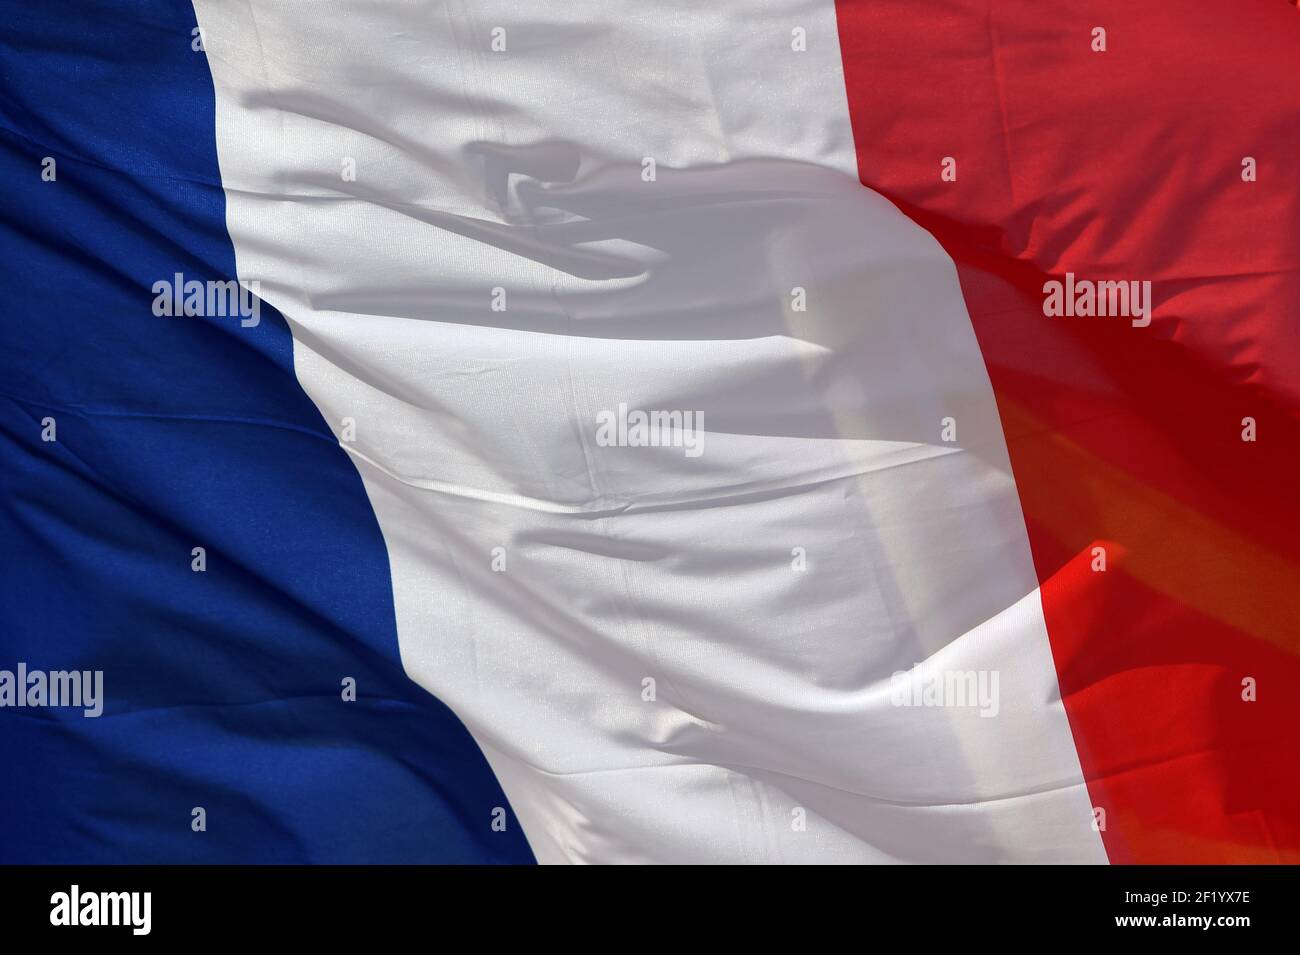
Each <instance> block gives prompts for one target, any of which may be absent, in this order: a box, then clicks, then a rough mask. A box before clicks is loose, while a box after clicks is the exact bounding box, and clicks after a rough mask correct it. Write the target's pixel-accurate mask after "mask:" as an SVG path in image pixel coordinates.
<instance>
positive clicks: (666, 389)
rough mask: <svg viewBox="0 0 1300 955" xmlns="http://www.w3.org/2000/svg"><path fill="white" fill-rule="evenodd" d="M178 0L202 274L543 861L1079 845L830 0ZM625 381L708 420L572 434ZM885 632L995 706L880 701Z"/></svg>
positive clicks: (979, 416)
mask: <svg viewBox="0 0 1300 955" xmlns="http://www.w3.org/2000/svg"><path fill="white" fill-rule="evenodd" d="M195 6H196V8H197V11H198V15H199V22H200V24H201V25H202V27H203V28H204V32H205V42H206V46H207V51H208V57H209V60H210V62H211V64H212V70H213V75H214V78H215V82H216V89H217V143H218V151H219V157H220V163H221V170H222V176H223V180H224V183H225V186H226V189H227V197H228V221H229V226H230V232H231V236H232V238H233V239H234V243H235V248H236V254H237V259H238V263H239V271H240V276H241V278H243V279H246V280H250V279H256V280H258V281H260V283H261V288H262V292H263V294H264V296H265V298H266V299H267V300H268V301H269V302H270V303H271V304H273V305H275V306H276V307H277V308H279V309H280V310H281V311H282V312H283V313H284V315H285V316H286V318H287V319H288V321H289V323H290V326H291V327H292V329H293V333H294V337H295V363H296V367H297V372H298V376H299V379H300V381H301V382H302V385H303V387H304V389H305V390H306V391H307V393H308V394H309V395H310V396H311V398H312V399H313V400H314V401H315V402H316V404H317V405H318V406H319V407H320V409H321V411H322V413H323V414H324V415H325V417H326V419H327V420H328V421H329V422H330V423H331V425H332V426H333V427H334V428H335V429H336V431H337V430H339V429H340V428H341V427H342V422H343V421H344V419H346V418H352V419H355V421H356V429H357V434H356V440H355V441H354V442H348V443H345V446H346V447H347V448H348V450H349V451H350V452H351V453H353V455H354V458H355V460H356V461H357V466H358V468H359V469H360V472H361V474H362V477H363V479H364V481H365V485H366V488H367V491H368V493H369V494H370V497H371V501H372V503H373V505H374V508H375V512H376V514H377V516H378V518H379V521H380V524H381V527H382V529H383V532H384V536H385V539H386V542H387V545H388V550H389V556H390V560H391V563H392V572H393V582H394V592H395V600H396V612H397V622H398V631H399V639H400V643H401V651H402V657H403V661H404V664H405V666H406V668H407V671H408V672H409V673H410V674H411V676H412V678H413V679H415V680H417V681H418V682H419V683H421V684H422V685H423V686H425V687H427V688H428V689H429V690H430V691H431V692H432V693H434V694H436V695H437V696H438V697H439V698H441V699H442V700H443V701H445V702H446V703H447V704H448V705H449V706H451V707H452V709H453V710H455V711H456V712H457V713H458V714H459V715H460V716H461V718H462V719H463V720H464V721H465V723H466V724H467V726H468V727H469V728H470V730H471V732H472V733H473V734H474V736H475V738H476V739H477V740H478V741H479V743H480V745H482V746H483V748H484V752H485V753H486V754H487V755H488V757H489V760H490V761H491V763H492V766H493V768H494V770H495V771H496V772H497V774H498V776H499V778H500V779H501V782H502V784H503V786H504V788H505V790H506V793H507V795H508V796H509V798H510V800H511V802H512V804H513V806H514V807H515V809H516V811H517V812H518V815H519V817H520V819H521V821H522V824H523V826H524V829H525V832H526V834H527V836H528V838H529V841H530V842H531V844H532V846H533V848H534V850H535V852H536V853H537V855H538V857H539V859H541V860H542V861H566V860H568V861H619V862H624V861H626V862H632V861H742V862H747V861H752V862H769V861H772V862H774V861H834V862H853V861H896V860H902V861H943V860H947V861H1000V860H1016V861H1037V860H1052V861H1104V858H1105V856H1104V852H1103V850H1102V847H1101V842H1100V840H1099V838H1098V836H1097V834H1096V833H1095V832H1093V831H1092V828H1091V813H1090V808H1089V805H1088V799H1087V793H1086V789H1085V788H1084V786H1083V784H1082V781H1081V778H1080V770H1079V763H1078V759H1077V756H1076V754H1075V751H1074V748H1073V743H1072V740H1071V737H1070V732H1069V728H1068V726H1067V723H1066V719H1065V714H1064V711H1063V709H1062V706H1061V703H1060V701H1059V698H1058V697H1059V694H1058V692H1057V687H1056V677H1055V672H1054V669H1053V665H1052V660H1051V655H1050V650H1049V647H1048V644H1047V637H1046V632H1045V629H1044V624H1043V619H1042V610H1041V604H1040V601H1039V598H1038V595H1037V593H1036V591H1035V590H1034V587H1035V579H1034V574H1033V569H1032V566H1031V563H1030V556H1029V549H1028V543H1027V540H1026V537H1025V531H1024V524H1023V519H1022V516H1021V513H1020V509H1019V504H1018V501H1017V498H1016V493H1015V488H1014V485H1013V483H1012V481H1011V479H1010V469H1009V466H1008V463H1007V456H1006V449H1005V445H1004V441H1003V436H1002V433H1001V430H1000V424H999V421H998V418H997V413H996V408H995V406H994V402H993V396H992V393H991V390H990V387H989V382H988V379H987V376H986V374H985V371H984V366H983V362H982V359H981V357H980V355H979V351H978V348H977V346H976V343H975V339H974V336H973V334H972V332H971V328H970V323H969V319H968V318H967V315H966V312H965V307H964V304H963V302H962V299H961V293H960V290H959V288H958V285H957V280H956V275H955V272H954V269H953V266H952V263H951V262H950V261H949V259H948V258H947V256H946V255H945V254H944V252H943V251H942V249H941V248H940V247H939V246H938V244H937V243H936V242H935V241H934V240H933V239H932V238H931V237H930V236H929V235H928V234H927V233H925V232H923V231H922V230H921V229H920V228H918V227H917V226H915V225H914V224H913V223H911V222H910V221H909V220H907V219H906V218H904V217H903V216H902V215H901V214H899V213H898V212H897V210H895V209H894V207H893V206H892V205H890V204H888V203H887V202H885V201H884V200H882V199H881V198H880V197H878V196H876V195H875V194H874V193H871V192H870V191H868V190H866V189H864V188H862V187H861V186H860V185H859V184H858V183H857V181H856V176H855V171H856V163H855V159H854V153H853V142H852V134H851V129H850V125H849V120H848V111H847V106H846V102H845V94H844V85H843V77H842V73H841V65H840V54H839V46H838V38H837V35H836V24H835V17H834V8H833V4H832V3H831V2H829V0H768V2H764V3H757V2H751V3H734V2H729V3H715V4H710V5H705V6H700V5H696V4H686V3H681V4H675V3H670V4H665V3H656V4H644V3H635V2H630V0H622V2H619V0H601V2H595V0H592V2H570V3H566V4H553V5H548V6H547V7H546V8H543V9H541V10H540V11H539V10H529V11H527V12H525V11H524V10H523V9H522V8H520V7H519V5H518V4H514V3H506V2H504V0H486V2H476V3H473V4H467V3H459V2H451V3H445V4H440V5H430V4H427V3H393V2H383V3H375V2H361V0H354V2H344V3H330V4H320V3H310V2H296V0H295V2H286V0H276V2H274V3H271V2H261V0H251V2H249V0H229V2H227V0H197V2H196V3H195ZM496 27H500V28H503V29H504V31H505V34H504V38H505V45H506V49H505V50H504V51H503V52H494V51H493V49H492V39H493V29H494V28H496ZM795 28H803V29H804V30H806V32H807V50H806V52H796V51H794V50H792V49H791V39H792V31H793V30H794V29H795ZM647 158H652V159H654V160H655V162H656V164H657V177H656V180H655V181H654V182H646V181H644V179H643V175H642V173H643V169H644V166H643V161H644V160H645V159H647ZM347 159H351V160H353V161H355V166H356V180H355V181H346V180H344V179H343V178H342V176H341V171H342V170H343V168H344V164H345V161H346V160H347ZM927 161H929V160H928V159H927ZM796 286H799V287H802V288H804V289H806V290H807V301H808V307H807V310H806V311H798V310H796V309H795V308H793V307H792V299H791V290H792V289H793V288H794V287H796ZM496 287H500V288H504V289H505V290H506V296H507V298H506V302H507V310H506V311H504V312H499V311H493V310H492V308H491V302H492V289H493V288H496ZM620 404H625V405H626V406H628V407H629V408H631V409H647V410H649V409H657V410H677V411H690V412H693V413H696V414H702V415H703V425H704V429H705V434H704V438H703V440H704V445H703V449H704V450H703V453H702V454H701V455H699V456H698V457H693V456H690V455H687V454H686V453H685V449H684V448H681V447H606V446H601V444H600V443H599V442H598V441H597V426H596V423H597V416H598V415H599V414H600V413H601V412H602V411H613V410H615V409H617V408H618V407H619V405H620ZM949 416H951V417H953V418H955V419H956V423H957V432H958V433H957V439H958V440H957V441H956V442H955V443H947V442H944V441H943V440H941V433H940V432H941V427H942V425H941V420H942V419H943V418H945V417H949ZM497 547H500V548H504V553H505V555H506V561H507V564H506V570H505V571H504V572H499V573H498V572H494V570H493V568H492V559H493V557H492V554H493V549H494V548H497ZM796 549H798V550H796ZM799 553H802V554H804V555H806V561H807V566H806V569H805V570H803V571H802V572H799V571H798V570H796V568H795V566H794V564H795V563H796V555H797V554H799ZM914 663H919V664H920V665H921V666H920V670H919V672H920V673H921V674H938V675H942V674H944V673H952V672H955V671H988V670H993V671H996V672H997V676H998V680H999V690H1000V693H999V701H998V703H999V708H998V713H997V715H996V716H981V715H980V712H979V710H978V709H976V708H973V707H959V706H947V707H899V706H896V705H894V701H893V699H892V696H891V688H892V687H891V680H890V676H891V674H892V673H893V672H894V671H896V670H900V669H906V668H908V667H911V666H912V665H913V664H914ZM647 678H649V679H653V680H654V681H655V686H656V699H655V700H654V701H653V702H647V701H645V700H643V698H642V688H643V680H645V679H647ZM488 808H489V807H485V811H484V818H483V824H484V825H486V824H487V822H488ZM801 817H803V818H806V828H805V829H800V828H799V826H798V825H797V821H798V819H799V818H801Z"/></svg>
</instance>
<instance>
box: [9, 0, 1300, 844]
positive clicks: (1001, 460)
mask: <svg viewBox="0 0 1300 955" xmlns="http://www.w3.org/2000/svg"><path fill="white" fill-rule="evenodd" d="M3 8H4V11H3V15H2V16H0V22H3V23H4V28H3V30H0V164H2V165H0V181H2V182H3V184H4V186H3V188H4V195H5V201H4V203H3V205H0V253H3V254H2V255H0V275H2V276H3V288H4V290H5V292H6V304H5V310H4V311H5V318H4V322H3V325H2V326H0V327H3V335H4V339H3V348H2V349H0V439H2V441H3V449H4V450H3V458H4V467H3V469H2V470H0V482H2V483H3V487H4V495H3V507H2V508H0V542H3V544H2V547H0V554H2V555H3V578H4V586H3V590H2V591H0V608H2V610H3V625H4V626H3V631H2V632H3V637H2V638H0V757H2V758H3V760H4V761H5V765H6V766H7V767H8V768H9V770H10V771H9V772H7V773H5V774H0V807H2V810H3V811H2V812H0V861H5V862H486V863H498V862H501V863H511V862H531V861H538V862H544V863H549V862H595V863H645V862H666V863H875V862H974V863H990V862H1029V863H1104V862H1107V861H1110V862H1124V863H1128V862H1140V863H1149V862H1176V863H1186V862H1248V861H1249V862H1296V861H1300V801H1298V800H1297V799H1296V794H1297V792H1300V741H1298V740H1297V733H1296V728H1297V726H1300V719H1298V717H1300V704H1298V703H1297V700H1298V699H1300V664H1298V661H1297V652H1298V651H1300V587H1297V573H1296V568H1297V561H1300V544H1298V543H1297V541H1298V540H1300V534H1297V531H1298V530H1300V503H1298V501H1297V495H1296V491H1295V475H1296V472H1297V465H1300V451H1298V450H1297V449H1298V448H1300V417H1298V412H1300V367H1298V366H1300V348H1298V347H1297V345H1296V343H1295V337H1294V329H1295V322H1296V320H1297V317H1298V316H1300V273H1298V271H1297V267H1296V265H1295V262H1294V258H1295V249H1296V237H1297V228H1298V226H1300V181H1298V180H1297V179H1296V177H1295V175H1294V170H1293V168H1292V167H1293V165H1294V163H1295V162H1296V161H1297V159H1298V158H1300V87H1297V84H1296V81H1295V67H1296V64H1297V63H1300V14H1298V13H1297V11H1296V9H1295V7H1294V6H1293V5H1291V4H1289V3H1287V2H1285V0H1240V2H1236V3H1231V4H1228V3H1221V2H1210V0H1198V2H1193V3H1189V4H1182V5H1179V6H1178V7H1176V8H1175V7H1173V6H1170V5H1166V4H1132V3H1120V2H1118V0H1092V2H1090V3H1087V4H1083V5H1069V6H1068V7H1066V6H1062V7H1060V8H1059V9H1052V10H1045V9H1044V8H1043V5H1042V4H1034V3H1029V2H1024V0H1014V2H1010V3H1000V4H996V5H992V6H990V5H989V4H986V3H976V2H974V0H942V2H937V3H928V4H917V3H914V2H908V0H870V2H866V0H838V2H833V0H767V2H763V3H758V2H754V0H751V2H730V0H729V2H725V3H715V4H706V5H695V4H679V3H654V4H643V3H635V2H631V0H605V2H601V3H594V2H590V3H589V2H581V3H566V4H551V5H546V6H545V7H542V8H539V9H536V10H531V9H530V10H528V11H524V10H522V9H520V8H519V6H518V5H517V4H510V3H505V2H501V0H479V2H474V3H460V2H448V3H443V4H429V3H422V2H413V0H412V2H397V0H366V2H363V0H340V2H336V3H330V4H319V3H311V2H308V0H276V2H274V3H272V2H262V0H240V2H233V0H195V2H194V3H193V5H192V6H191V5H190V4H189V3H185V2H179V0H148V2H142V0H132V2H127V0H104V2H100V3H96V4H86V3H44V4H22V3H17V2H11V0H5V2H4V3H3ZM6 674H8V678H7V679H6V676H5V675H6ZM6 688H7V689H6ZM96 710H98V712H96Z"/></svg>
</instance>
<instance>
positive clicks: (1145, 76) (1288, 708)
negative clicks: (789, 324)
mask: <svg viewBox="0 0 1300 955" xmlns="http://www.w3.org/2000/svg"><path fill="white" fill-rule="evenodd" d="M837 11H838V16H839V28H840V43H841V48H842V51H843V57H844V69H845V77H846V83H847V88H848V97H849V108H850V113H851V115H852V121H853V129H854V136H855V139H856V143H857V152H858V164H859V171H860V175H861V178H862V181H863V182H864V183H865V184H866V185H868V186H870V187H871V188H873V189H876V190H878V191H879V192H881V193H883V194H884V195H886V196H888V197H889V198H891V199H892V200H893V201H894V202H896V203H897V204H898V205H899V207H900V208H901V209H903V211H904V212H906V213H907V214H908V215H910V216H912V217H913V218H914V219H915V220H916V221H917V222H919V223H920V224H921V225H923V226H924V227H926V228H927V229H929V230H930V231H931V232H932V233H933V234H934V235H935V236H936V237H937V238H938V239H939V241H940V242H942V243H943V245H944V246H945V247H946V248H947V250H948V252H949V254H950V255H951V256H952V257H953V259H954V261H955V262H956V263H957V268H958V272H959V275H960V278H961V282H962V288H963V291H964V293H965V297H966V302H967V306H968V308H969V311H970V315H971V320H972V322H973V324H974V327H975V332H976V335H977V336H978V338H979V341H980V346H981V348H982V350H983V352H984V356H985V361H986V363H987V365H988V369H989V374H990V377H991V379H992V382H993V387H994V391H995V393H996V395H997V399H998V405H999V409H1000V411H1001V414H1002V419H1003V424H1004V427H1005V430H1006V435H1007V441H1008V446H1009V449H1010V453H1011V460H1012V465H1013V468H1014V470H1015V475H1016V481H1017V486H1018V487H1019V490H1020V497H1021V501H1022V504H1023V508H1024V512H1025V518H1026V522H1027V525H1028V529H1029V535H1030V542H1031V546H1032V548H1033V554H1034V560H1035V565H1036V567H1037V571H1038V576H1039V580H1040V582H1041V584H1042V595H1043V608H1044V613H1045V617H1046V620H1047V626H1048V633H1049V636H1050V639H1051V643H1052V650H1053V654H1054V656H1055V659H1056V664H1057V671H1058V675H1059V679H1060V685H1061V692H1062V695H1063V698H1064V700H1065V705H1066V709H1067V712H1068V714H1069V717H1070V724H1071V727H1072V730H1073V732H1074V736H1075V742H1076V745H1077V747H1078V750H1079V756H1080V761H1081V763H1082V766H1083V770H1084V774H1085V776H1086V778H1087V780H1088V784H1089V789H1090V792H1091V795H1092V798H1093V803H1094V805H1096V806H1098V807H1101V808H1102V809H1104V810H1105V811H1106V828H1105V830H1104V832H1103V838H1104V839H1105V844H1106V847H1107V851H1108V853H1109V855H1110V858H1111V860H1112V861H1114V862H1178V863H1190V862H1246V861H1263V862H1267V861H1289V862H1297V861H1300V656H1298V654H1300V272H1298V271H1297V257H1296V256H1297V251H1298V250H1300V177H1298V176H1297V174H1296V168H1295V165H1296V163H1297V162H1300V76H1298V75H1297V69H1298V68H1300V13H1298V12H1297V10H1296V9H1295V7H1294V6H1292V5H1290V4H1289V3H1286V2H1284V0H1237V2H1232V3H1219V2H1207V0H1196V2H1188V3H1180V4H1170V3H1133V2H1131V0H1092V2H1085V3H1079V4H1050V5H1047V4H1043V3H1041V2H1039V0H1008V2H999V3H996V4H991V3H987V2H976V0H942V2H929V3H923V4H922V3H917V2H915V0H860V2H859V0H838V2H837ZM1096 28H1101V29H1104V30H1105V46H1106V48H1105V50H1104V52H1102V51H1095V50H1094V49H1093V46H1094V43H1095V35H1094V30H1095V29H1096ZM944 157H952V158H953V159H954V160H955V161H956V169H957V179H956V181H955V182H945V181H943V180H942V179H941V175H940V172H941V161H942V160H943V158H944ZM1246 157H1251V158H1253V159H1254V161H1255V164H1256V167H1257V177H1258V178H1257V181H1255V182H1245V181H1243V179H1242V171H1243V165H1242V163H1243V160H1244V159H1245V158H1246ZM1066 272H1072V273H1074V274H1075V275H1076V276H1077V277H1079V278H1084V279H1088V280H1093V281H1096V280H1109V279H1126V280H1138V281H1142V280H1149V281H1151V283H1152V291H1153V299H1154V303H1155V307H1154V311H1153V321H1152V323H1151V325H1150V326H1149V327H1147V328H1134V327H1132V326H1131V324H1130V323H1129V321H1127V320H1125V319H1123V318H1047V317H1045V316H1044V314H1043V298H1044V295H1043V283H1044V282H1045V281H1047V280H1049V279H1054V278H1057V279H1059V278H1061V277H1062V276H1063V275H1064V273H1066ZM1247 417H1250V418H1253V419H1254V420H1255V422H1256V427H1257V429H1258V437H1257V440H1256V441H1254V442H1246V441H1243V440H1242V438H1241V435H1242V430H1243V425H1242V419H1243V418H1247ZM1097 547H1101V548H1104V549H1105V552H1106V557H1107V569H1106V570H1105V572H1100V573H1099V572H1096V571H1094V570H1093V569H1092V565H1093V561H1094V557H1093V554H1094V548H1097ZM1248 679H1250V680H1254V681H1255V684H1256V688H1257V697H1258V698H1257V700H1256V701H1254V702H1247V701H1245V700H1243V698H1242V696H1243V681H1246V680H1248Z"/></svg>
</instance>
